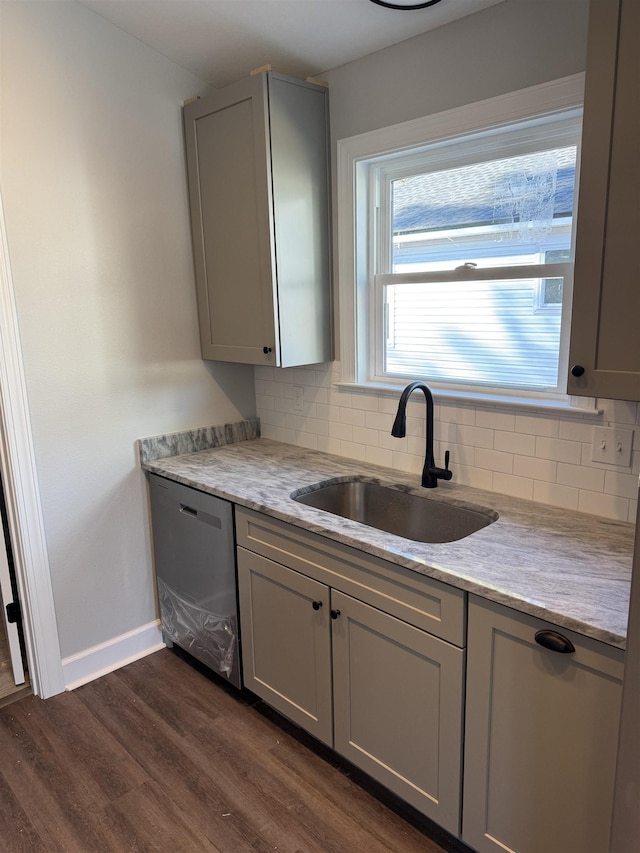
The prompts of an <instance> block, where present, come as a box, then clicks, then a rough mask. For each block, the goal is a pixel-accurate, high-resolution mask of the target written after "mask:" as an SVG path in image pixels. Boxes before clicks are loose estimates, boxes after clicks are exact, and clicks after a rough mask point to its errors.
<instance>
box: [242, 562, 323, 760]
mask: <svg viewBox="0 0 640 853" xmlns="http://www.w3.org/2000/svg"><path fill="white" fill-rule="evenodd" d="M238 593H239V601H240V613H241V617H240V619H241V630H242V659H243V673H244V676H243V677H244V686H245V687H247V688H248V689H249V690H252V691H253V692H254V693H256V694H257V695H258V696H261V697H262V698H263V699H264V700H265V701H266V702H268V703H269V705H271V706H272V707H273V708H275V709H276V710H277V711H280V712H281V713H282V714H284V715H285V717H288V718H289V719H290V720H293V722H294V723H297V724H298V725H299V726H301V727H302V728H303V729H305V730H306V731H308V732H310V733H311V734H312V735H314V737H317V738H318V740H321V741H322V742H323V743H326V744H327V745H328V746H332V741H333V723H332V718H331V715H332V699H331V635H330V633H329V610H330V602H329V589H328V587H326V586H324V584H320V583H317V581H313V580H311V579H310V578H307V577H305V576H304V575H301V574H300V573H299V572H294V571H292V570H291V569H287V568H286V567H285V566H281V565H280V564H279V563H274V562H273V561H272V560H266V559H265V558H264V557H260V556H259V555H258V554H252V553H251V552H249V551H245V550H244V549H242V548H238ZM314 604H316V605H317V606H316V607H315V608H314Z"/></svg>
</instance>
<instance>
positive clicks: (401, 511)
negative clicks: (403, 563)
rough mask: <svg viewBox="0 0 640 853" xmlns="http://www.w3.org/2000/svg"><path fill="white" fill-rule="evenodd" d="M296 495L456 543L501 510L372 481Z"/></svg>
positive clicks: (354, 516)
mask: <svg viewBox="0 0 640 853" xmlns="http://www.w3.org/2000/svg"><path fill="white" fill-rule="evenodd" d="M291 497H292V498H293V500H295V501H297V502H298V503H302V504H306V505H307V506H312V507H315V509H322V510H324V511H325V512H330V513H333V515H339V516H342V518H350V519H351V520H353V521H359V522H360V523H361V524H367V525H368V526H369V527H375V528H377V529H378V530H384V531H385V532H387V533H393V534H395V535H396V536H403V537H404V538H405V539H413V540H415V541H416V542H434V543H436V542H439V543H442V542H455V541H457V540H459V539H464V538H465V537H466V536H470V535H471V534H472V533H475V532H476V531H477V530H482V528H483V527H487V526H488V525H489V524H492V523H493V522H494V521H497V519H498V513H497V512H495V510H492V509H488V508H487V507H482V506H477V505H476V504H469V503H462V502H460V501H458V502H456V503H449V502H447V501H444V500H441V499H438V498H431V497H428V496H427V495H424V494H421V493H418V494H416V493H413V492H407V491H403V490H401V489H397V488H393V487H391V486H383V485H381V484H380V483H375V482H370V481H368V480H349V481H347V482H337V483H327V484H322V483H320V484H318V486H317V487H314V488H313V489H312V490H311V491H307V492H303V493H302V494H296V493H295V492H294V494H292V496H291Z"/></svg>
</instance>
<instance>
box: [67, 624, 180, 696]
mask: <svg viewBox="0 0 640 853" xmlns="http://www.w3.org/2000/svg"><path fill="white" fill-rule="evenodd" d="M164 645H165V644H164V642H163V640H162V631H161V629H160V620H159V619H156V620H155V621H153V622H149V623H148V624H147V625H141V626H140V627H139V628H134V630H133V631H127V633H126V634H120V636H119V637H114V638H113V639H112V640H107V641H106V642H105V643H100V644H99V645H97V646H92V647H91V648H90V649H85V650H84V651H83V652H78V654H76V655H71V656H70V657H68V658H63V660H62V673H63V677H64V686H65V688H66V689H67V690H75V688H76V687H80V686H81V685H82V684H87V683H88V682H89V681H93V680H94V679H95V678H100V676H101V675H107V674H108V673H109V672H113V671H114V670H115V669H120V667H121V666H126V665H127V664H128V663H133V661H135V660H139V659H140V658H143V657H146V656H147V655H150V654H151V653H152V652H157V651H158V650H159V649H163V648H164Z"/></svg>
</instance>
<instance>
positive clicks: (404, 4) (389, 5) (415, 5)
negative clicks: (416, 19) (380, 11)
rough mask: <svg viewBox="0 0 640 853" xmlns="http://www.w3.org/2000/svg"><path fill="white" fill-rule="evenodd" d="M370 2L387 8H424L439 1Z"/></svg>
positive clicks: (381, 0)
mask: <svg viewBox="0 0 640 853" xmlns="http://www.w3.org/2000/svg"><path fill="white" fill-rule="evenodd" d="M371 2H372V3H375V4H376V5H378V6H384V7H385V8H387V9H405V10H407V9H426V8H427V6H435V4H436V3H439V2H440V0H427V2H426V3H414V2H413V1H412V0H407V2H403V0H397V2H395V3H388V2H387V0H371Z"/></svg>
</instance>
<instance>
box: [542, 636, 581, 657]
mask: <svg viewBox="0 0 640 853" xmlns="http://www.w3.org/2000/svg"><path fill="white" fill-rule="evenodd" d="M535 640H536V643H537V644H538V645H539V646H544V648H545V649H549V650H550V651H552V652H559V653H560V654H561V655H571V654H573V653H574V652H575V650H576V647H575V646H574V645H573V643H572V642H571V640H570V639H569V638H568V637H565V636H563V635H562V634H559V633H558V632H557V631H538V632H537V633H536V636H535Z"/></svg>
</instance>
